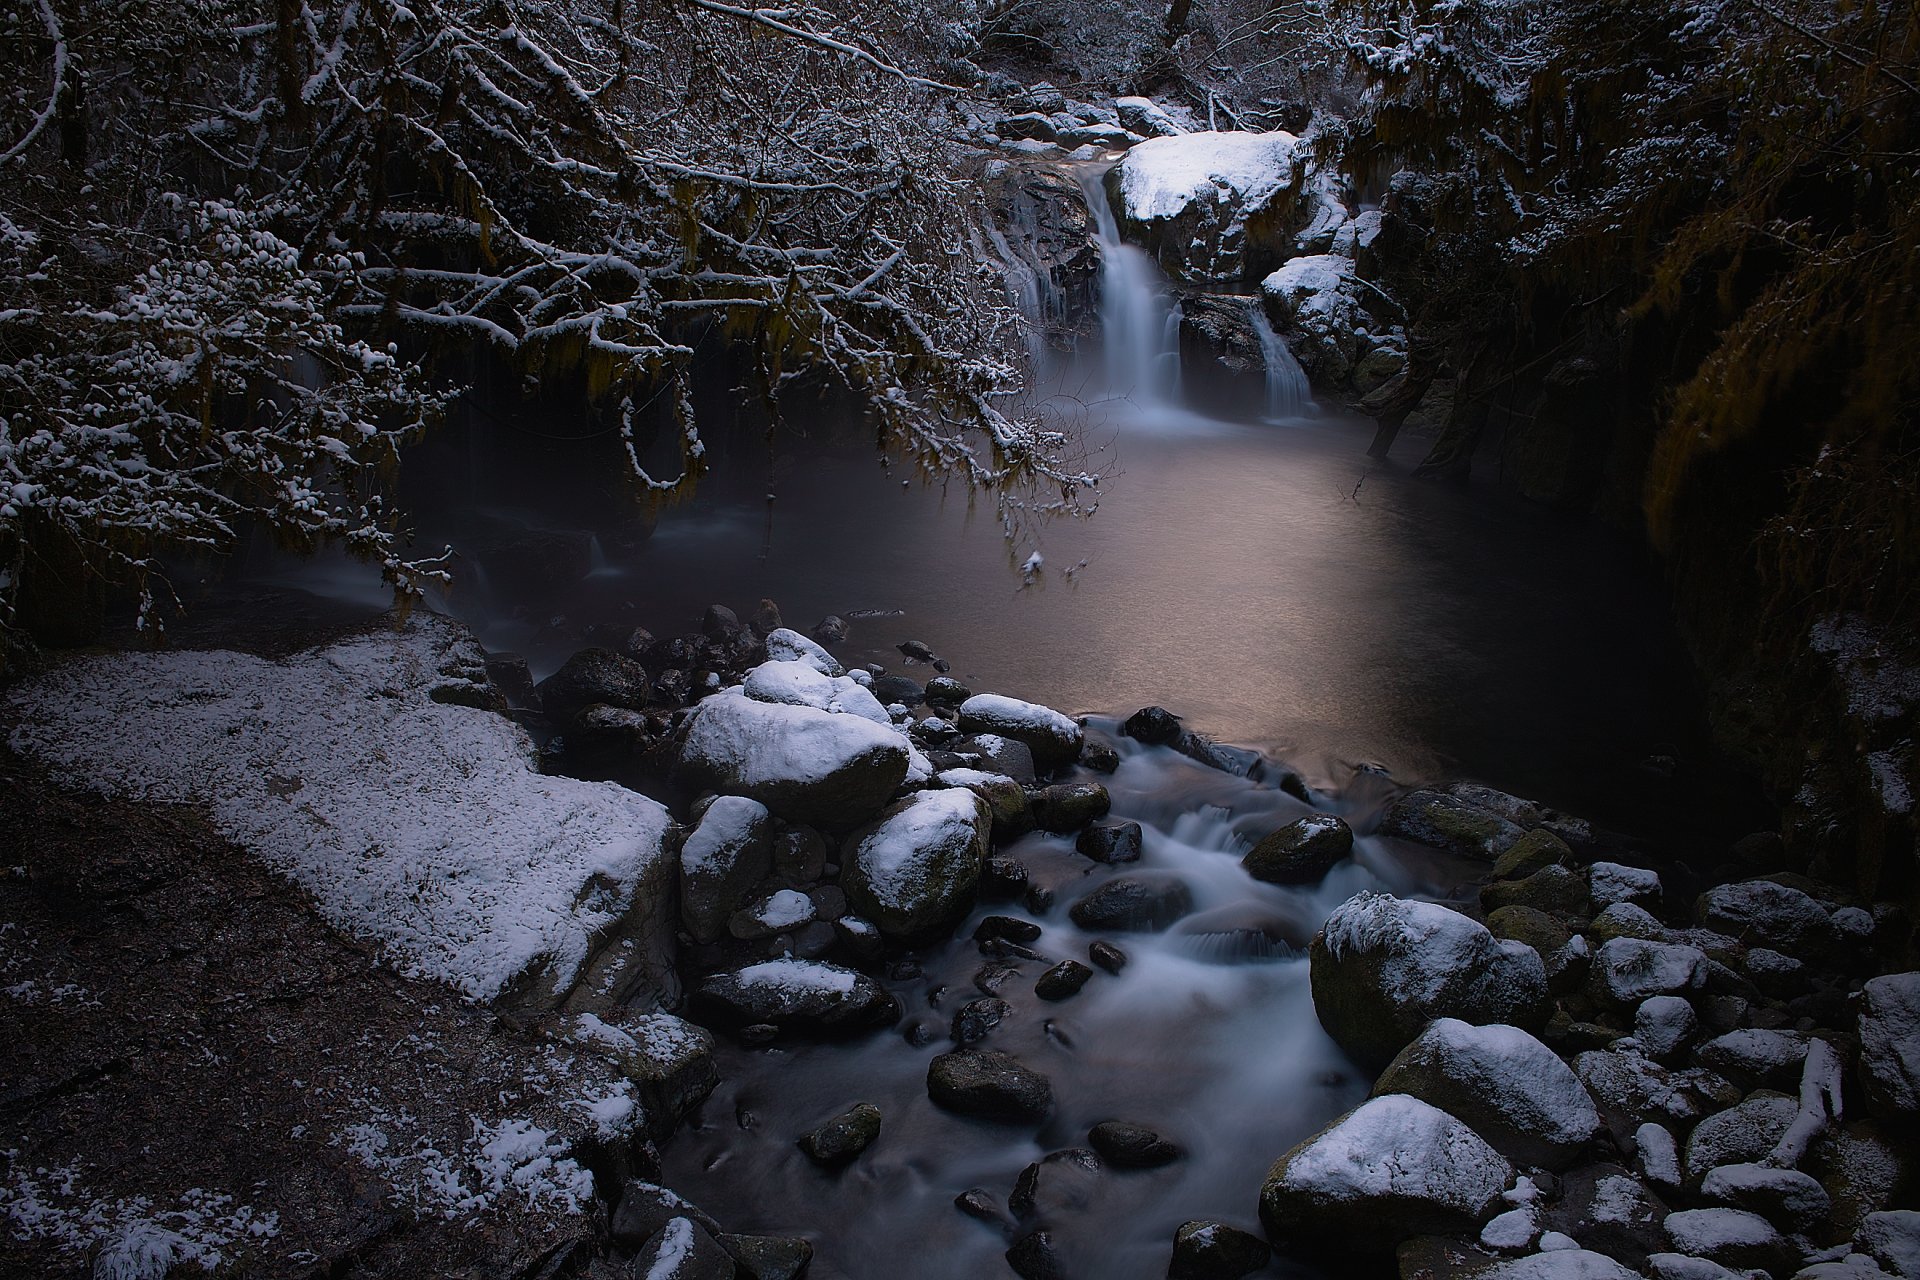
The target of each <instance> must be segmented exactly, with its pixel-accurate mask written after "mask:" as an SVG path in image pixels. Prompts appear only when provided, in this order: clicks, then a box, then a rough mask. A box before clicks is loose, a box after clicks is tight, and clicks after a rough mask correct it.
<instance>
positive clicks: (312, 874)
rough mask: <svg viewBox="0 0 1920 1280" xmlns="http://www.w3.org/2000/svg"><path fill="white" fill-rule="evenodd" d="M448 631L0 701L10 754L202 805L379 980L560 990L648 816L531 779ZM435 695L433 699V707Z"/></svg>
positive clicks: (479, 995) (477, 994) (621, 893)
mask: <svg viewBox="0 0 1920 1280" xmlns="http://www.w3.org/2000/svg"><path fill="white" fill-rule="evenodd" d="M483 680H484V658H483V655H482V654H481V651H480V649H479V647H478V646H477V645H476V644H475V643H474V642H473V640H472V639H471V638H470V637H469V636H468V635H467V634H466V632H465V631H464V630H462V629H460V628H459V627H458V626H457V625H455V624H453V623H451V622H448V621H446V620H444V619H440V618H435V617H431V616H427V615H416V616H415V617H413V618H412V619H411V620H409V621H408V622H407V623H405V624H404V625H402V626H400V627H399V628H397V629H382V630H378V631H373V632H369V633H367V634H364V635H360V636H357V637H354V638H351V639H348V640H345V641H342V642H340V643H337V644H332V645H329V646H326V647H323V648H318V649H313V650H309V651H307V652H305V653H301V654H297V655H295V656H293V657H290V658H286V659H283V660H279V661H273V660H268V659H264V658H259V657H254V656H252V655H249V654H243V653H233V652H227V651H218V650H215V651H197V652H177V653H122V654H112V655H108V656H105V657H96V658H88V659H84V660H81V661H77V662H73V663H70V664H67V665H65V666H63V667H60V668H58V669H56V670H55V671H53V672H51V673H50V674H48V675H46V676H44V677H42V678H40V679H38V680H35V681H33V682H32V683H30V684H28V685H25V686H23V687H22V688H20V689H18V690H16V691H15V692H14V693H13V694H11V695H10V696H9V697H8V698H7V700H6V702H5V704H4V712H5V715H6V717H7V719H8V720H10V721H11V722H12V723H13V725H14V726H15V727H14V730H13V733H12V739H11V741H12V745H13V747H14V748H15V749H16V750H18V751H21V752H23V753H25V754H28V755H31V756H35V757H38V758H40V759H42V760H45V761H47V762H49V763H50V764H51V765H53V766H54V767H56V768H57V769H58V770H59V771H60V772H61V773H62V774H63V775H64V776H65V777H66V778H67V780H68V781H71V782H73V783H76V784H81V785H84V786H87V787H89V788H92V789H95V790H98V791H101V792H104V793H107V794H112V795H117V796H123V797H127V798H132V799H139V800H148V801H160V802H167V803H198V804H204V805H205V806H206V807H207V809H208V811H209V812H210V813H211V815H212V818H213V821H214V823H215V824H216V825H217V826H218V827H219V829H220V830H221V832H222V833H223V834H225V835H227V836H228V837H229V838H231V839H232V840H234V841H235V842H236V843H238V844H240V845H242V846H244V847H245V848H247V849H248V850H250V851H251V852H252V853H254V854H255V855H256V856H258V857H259V858H261V859H262V860H263V861H264V862H266V863H267V864H268V865H269V866H271V867H273V868H274V869H275V870H276V871H279V872H280V873H281V874H284V875H286V876H288V877H289V878H291V879H292V880H293V881H295V882H296V883H298V884H299V885H300V886H301V887H303V888H304V889H306V890H307V891H308V892H309V893H311V894H312V895H313V896H314V898H315V900H316V901H317V902H318V904H319V906H320V909H321V911H322V913H323V914H324V915H325V916H326V918H327V919H328V921H329V922H330V923H332V924H333V925H335V926H336V927H337V928H340V929H342V930H344V931H345V932H347V933H350V934H353V935H355V936H357V937H361V938H366V939H369V940H372V941H374V942H377V943H378V944H379V945H380V946H381V947H382V948H383V951H384V952H385V955H386V957H387V958H388V960H389V961H390V962H391V963H392V964H393V965H394V967H395V968H396V969H398V970H399V971H401V972H402V973H405V974H406V975H407V976H409V977H416V978H428V979H437V980H439V981H443V982H446V983H449V984H451V985H452V986H454V987H455V988H457V989H458V990H460V991H461V992H462V993H464V994H465V995H467V996H469V997H471V998H473V999H477V1000H490V999H494V998H496V997H499V996H501V995H503V994H506V993H508V992H512V991H517V990H518V989H520V988H521V987H522V986H523V985H525V986H527V987H529V988H530V989H529V995H531V996H534V997H537V998H539V999H542V1000H546V999H550V998H554V997H558V996H560V995H563V994H564V993H565V992H566V990H567V988H568V987H569V986H570V985H571V984H572V983H573V981H574V980H575V978H576V977H577V976H578V974H579V972H580V969H581V966H582V965H583V964H584V963H585V961H586V960H587V959H588V957H589V955H590V954H591V953H592V951H593V948H594V946H595V943H596V941H597V940H598V938H599V937H600V936H601V935H602V934H603V933H604V932H605V931H606V930H607V929H608V928H609V927H610V926H612V925H613V924H614V923H615V922H617V921H618V920H619V919H620V918H621V917H622V916H623V915H625V914H626V912H627V910H628V909H629V908H630V907H631V906H632V905H633V900H634V893H635V889H636V887H637V886H638V885H639V883H640V882H641V881H642V879H643V878H644V877H645V875H646V874H647V872H648V871H649V870H650V868H651V867H652V866H653V864H654V863H655V862H656V861H657V860H658V859H660V858H661V856H662V848H661V844H662V839H663V837H664V836H665V834H666V831H667V826H668V817H667V813H666V811H665V810H664V809H663V808H661V806H660V805H658V804H656V803H655V802H653V801H652V800H649V799H647V798H646V797H645V796H642V795H638V794H635V793H634V792H631V791H628V790H626V789H624V788H621V787H618V786H615V785H612V784H610V783H590V782H579V781H575V780H572V779H567V778H552V777H545V776H542V775H541V774H540V773H539V772H538V770H537V768H536V760H535V756H534V751H533V744H532V742H531V741H530V740H529V739H528V737H527V735H526V734H525V732H524V731H522V730H521V729H520V728H519V727H518V726H516V725H515V724H513V723H512V722H511V721H509V720H507V719H506V718H505V717H503V716H500V715H496V714H494V713H493V712H491V711H487V710H482V709H478V708H476V707H474V706H463V705H452V704H450V703H448V702H444V701H440V700H438V698H461V699H465V700H468V701H472V700H473V699H474V696H475V695H476V694H483V693H484V689H483V687H482V685H481V683H480V682H481V681H483ZM436 695H438V697H436Z"/></svg>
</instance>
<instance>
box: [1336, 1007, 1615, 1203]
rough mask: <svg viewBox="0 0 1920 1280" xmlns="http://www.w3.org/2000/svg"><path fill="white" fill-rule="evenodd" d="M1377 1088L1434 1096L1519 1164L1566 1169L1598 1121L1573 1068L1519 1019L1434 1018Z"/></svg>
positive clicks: (1376, 1091) (1428, 1098)
mask: <svg viewBox="0 0 1920 1280" xmlns="http://www.w3.org/2000/svg"><path fill="white" fill-rule="evenodd" d="M1373 1092H1374V1096H1376V1097H1378V1096H1380V1095H1382V1094H1389V1093H1405V1094H1410V1095H1412V1096H1413V1097H1416V1098H1419V1099H1420V1100H1421V1101H1423V1102H1429V1103H1432V1104H1433V1105H1434V1106H1436V1107H1439V1108H1440V1109H1441V1110H1442V1111H1445V1112H1447V1113H1448V1114H1449V1115H1452V1116H1454V1117H1455V1118H1456V1119H1459V1120H1461V1121H1464V1122H1465V1123H1466V1124H1467V1125H1469V1126H1471V1127H1472V1129H1473V1131H1474V1132H1475V1133H1477V1134H1479V1135H1480V1136H1481V1137H1482V1138H1485V1139H1486V1140H1487V1142H1488V1143H1489V1144H1490V1145H1491V1146H1492V1147H1493V1149H1494V1150H1496V1151H1498V1152H1499V1153H1500V1154H1501V1155H1503V1156H1506V1157H1507V1158H1508V1159H1509V1160H1512V1161H1514V1162H1515V1163H1516V1164H1520V1165H1529V1166H1532V1165H1537V1166H1541V1167H1544V1168H1548V1169H1563V1168H1565V1167H1566V1166H1567V1165H1568V1164H1570V1163H1571V1162H1572V1161H1573V1160H1574V1159H1575V1157H1577V1156H1578V1155H1579V1154H1580V1152H1581V1151H1582V1150H1583V1149H1584V1148H1585V1147H1586V1145H1587V1143H1588V1142H1589V1141H1590V1140H1591V1139H1592V1138H1593V1135H1594V1133H1595V1132H1596V1131H1597V1130H1598V1129H1599V1128H1600V1116H1599V1113H1598V1112H1596V1111H1595V1110H1594V1106H1593V1100H1592V1099H1591V1098H1589V1097H1588V1096H1587V1091H1586V1089H1584V1088H1583V1087H1582V1086H1581V1084H1580V1081H1579V1080H1578V1078H1576V1077H1575V1076H1574V1074H1573V1070H1572V1068H1570V1067H1568V1066H1567V1064H1566V1063H1564V1062H1562V1061H1561V1060H1560V1058H1559V1057H1558V1056H1557V1055H1555V1053H1554V1052H1553V1050H1551V1049H1549V1048H1547V1046H1546V1045H1544V1044H1542V1043H1540V1041H1538V1040H1536V1039H1535V1038H1534V1037H1533V1036H1531V1035H1528V1034H1527V1033H1526V1032H1524V1031H1522V1030H1520V1029H1519V1028H1518V1027H1509V1026H1502V1025H1499V1024H1494V1025H1490V1026H1482V1027H1476V1026H1473V1025H1471V1024H1469V1023H1465V1022H1462V1021H1460V1020H1459V1019H1457V1018H1436V1019H1434V1020H1433V1022H1432V1023H1431V1024H1429V1025H1428V1027H1427V1029H1426V1030H1425V1031H1423V1032H1421V1033H1420V1036H1419V1038H1418V1039H1416V1040H1415V1041H1414V1042H1413V1043H1412V1044H1410V1045H1408V1046H1407V1047H1406V1048H1405V1049H1402V1050H1401V1051H1400V1054H1399V1056H1398V1057H1396V1058H1395V1059H1394V1060H1393V1061H1392V1062H1391V1063H1390V1064H1388V1066H1387V1069H1386V1070H1385V1071H1383V1072H1381V1073H1380V1078H1379V1079H1378V1080H1377V1081H1376V1082H1375V1083H1374V1086H1373Z"/></svg>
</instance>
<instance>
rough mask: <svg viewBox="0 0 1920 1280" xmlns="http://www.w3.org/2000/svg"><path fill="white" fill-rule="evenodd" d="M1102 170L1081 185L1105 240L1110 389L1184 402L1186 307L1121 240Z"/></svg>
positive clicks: (1103, 303)
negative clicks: (1183, 309) (1183, 323)
mask: <svg viewBox="0 0 1920 1280" xmlns="http://www.w3.org/2000/svg"><path fill="white" fill-rule="evenodd" d="M1102 176H1103V175H1102V173H1101V172H1100V171H1099V170H1094V169H1083V170H1081V172H1080V185H1081V188H1082V189H1083V190H1084V191H1085V192H1086V198H1087V209H1088V211H1089V212H1090V213H1092V214H1093V220H1094V226H1095V228H1096V230H1097V232H1098V234H1099V240H1100V333H1101V340H1102V344H1103V345H1104V347H1105V349H1106V365H1107V368H1106V381H1107V390H1108V391H1110V392H1111V393H1113V394H1115V395H1128V396H1131V397H1132V398H1133V399H1134V400H1135V401H1137V402H1139V403H1140V404H1142V405H1171V404H1176V403H1177V402H1178V401H1179V399H1180V321H1181V315H1180V307H1179V304H1178V303H1176V302H1175V301H1174V300H1173V297H1172V295H1171V293H1170V292H1169V291H1168V289H1167V285H1166V278H1165V277H1164V276H1162V275H1161V274H1160V268H1159V267H1158V266H1157V265H1156V264H1155V263H1154V261H1153V259H1152V258H1149V257H1148V256H1147V255H1146V254H1145V253H1142V252H1141V251H1140V250H1139V249H1136V248H1134V247H1133V246H1132V245H1130V244H1128V243H1126V242H1125V241H1124V240H1122V239H1121V238H1120V224H1119V222H1118V220H1117V219H1115V218H1114V216H1113V209H1112V207H1111V206H1110V205H1108V203H1107V193H1106V188H1105V187H1104V186H1103V185H1102V182H1101V179H1102Z"/></svg>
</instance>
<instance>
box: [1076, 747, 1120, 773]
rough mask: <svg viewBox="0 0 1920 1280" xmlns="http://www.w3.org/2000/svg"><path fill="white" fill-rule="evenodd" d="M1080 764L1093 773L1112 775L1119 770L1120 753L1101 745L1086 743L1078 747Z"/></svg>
mask: <svg viewBox="0 0 1920 1280" xmlns="http://www.w3.org/2000/svg"><path fill="white" fill-rule="evenodd" d="M1080 763H1081V764H1083V765H1085V766H1086V767H1087V768H1089V769H1091V770H1093V771H1094V772H1095V773H1113V772H1114V771H1116V770H1117V769H1119V768H1120V753H1119V752H1118V751H1115V750H1114V749H1113V748H1112V747H1109V746H1106V745H1104V744H1102V743H1098V742H1088V743H1084V744H1082V745H1081V747H1080Z"/></svg>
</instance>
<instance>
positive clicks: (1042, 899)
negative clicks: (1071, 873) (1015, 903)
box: [1026, 884, 1053, 916]
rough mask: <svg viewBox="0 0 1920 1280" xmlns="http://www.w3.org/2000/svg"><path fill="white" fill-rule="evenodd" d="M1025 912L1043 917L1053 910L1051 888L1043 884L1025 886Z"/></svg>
mask: <svg viewBox="0 0 1920 1280" xmlns="http://www.w3.org/2000/svg"><path fill="white" fill-rule="evenodd" d="M1026 904H1027V910H1029V911H1031V912H1033V914H1035V915H1037V916H1043V915H1045V914H1047V912H1049V911H1051V910H1053V887H1052V886H1051V885H1044V884H1030V885H1028V886H1027V896H1026Z"/></svg>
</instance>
